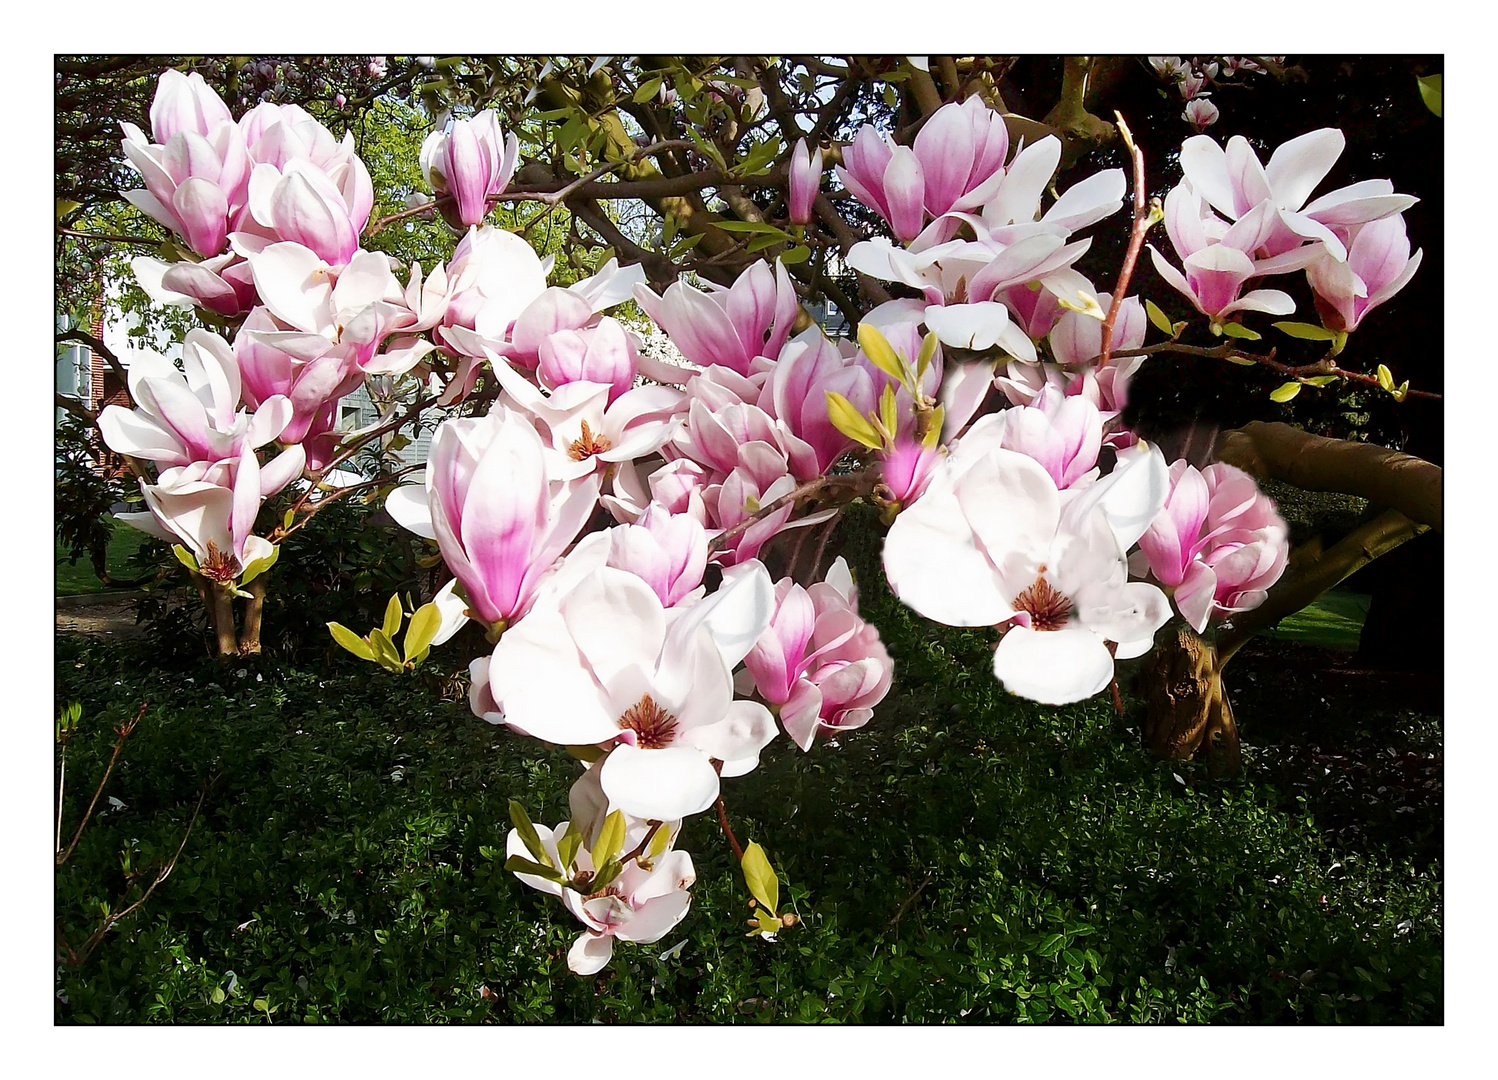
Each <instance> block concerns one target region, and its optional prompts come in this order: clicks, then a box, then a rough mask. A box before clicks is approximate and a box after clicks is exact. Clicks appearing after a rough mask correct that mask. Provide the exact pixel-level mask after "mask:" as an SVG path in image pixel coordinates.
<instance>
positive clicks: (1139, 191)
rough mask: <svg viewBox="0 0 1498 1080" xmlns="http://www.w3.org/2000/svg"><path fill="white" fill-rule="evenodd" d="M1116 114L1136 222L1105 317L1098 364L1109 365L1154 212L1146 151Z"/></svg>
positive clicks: (1130, 231)
mask: <svg viewBox="0 0 1498 1080" xmlns="http://www.w3.org/2000/svg"><path fill="white" fill-rule="evenodd" d="M1113 115H1114V116H1116V117H1118V132H1119V134H1120V135H1122V136H1123V141H1124V145H1125V146H1127V147H1128V148H1129V156H1130V157H1131V158H1132V159H1133V160H1134V224H1133V227H1132V228H1131V229H1130V230H1129V248H1128V250H1127V251H1126V252H1124V260H1123V265H1122V266H1120V267H1119V268H1118V282H1117V284H1115V285H1114V286H1113V302H1112V303H1110V304H1109V305H1108V317H1107V318H1106V319H1104V320H1103V348H1102V352H1101V354H1100V355H1099V357H1098V364H1099V366H1102V367H1106V366H1107V364H1108V357H1109V355H1110V354H1111V353H1112V352H1113V324H1114V323H1116V322H1117V321H1118V312H1119V309H1120V308H1122V307H1123V300H1124V293H1125V292H1127V291H1128V288H1129V279H1130V278H1132V277H1133V276H1134V264H1135V262H1137V261H1138V259H1139V251H1140V249H1141V248H1142V247H1144V234H1145V233H1147V232H1149V228H1150V222H1151V218H1152V217H1153V216H1154V215H1153V214H1152V213H1151V212H1150V208H1149V207H1148V206H1147V205H1146V204H1145V200H1144V151H1143V150H1141V149H1139V146H1138V144H1137V143H1135V142H1134V136H1133V135H1132V134H1130V133H1129V125H1128V124H1126V123H1124V118H1123V114H1122V113H1119V112H1115V113H1114V114H1113Z"/></svg>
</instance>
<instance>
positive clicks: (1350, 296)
mask: <svg viewBox="0 0 1498 1080" xmlns="http://www.w3.org/2000/svg"><path fill="white" fill-rule="evenodd" d="M1347 235H1348V236H1349V237H1350V240H1349V242H1348V245H1347V261H1346V262H1338V261H1337V260H1336V259H1334V258H1332V257H1331V256H1330V255H1329V254H1322V255H1321V257H1320V258H1318V259H1317V260H1316V261H1315V262H1313V263H1311V265H1310V266H1308V267H1306V277H1307V278H1309V279H1310V282H1311V288H1312V289H1313V290H1315V294H1316V296H1315V299H1316V310H1317V312H1318V313H1319V314H1320V315H1321V322H1322V324H1323V325H1324V326H1326V328H1327V329H1329V330H1343V331H1352V330H1356V329H1357V328H1358V324H1359V323H1361V322H1362V321H1363V318H1364V316H1366V315H1367V314H1368V312H1370V311H1372V310H1373V309H1374V308H1376V307H1378V306H1379V305H1380V304H1382V303H1384V302H1385V301H1387V300H1389V299H1390V298H1391V297H1392V296H1393V295H1394V294H1395V293H1397V292H1398V291H1399V290H1400V289H1402V288H1404V287H1405V286H1406V285H1407V284H1409V281H1410V278H1412V277H1414V276H1415V271H1416V270H1417V269H1419V267H1420V260H1421V258H1422V257H1423V255H1424V252H1421V251H1416V252H1415V254H1414V255H1411V254H1410V240H1409V237H1408V236H1407V235H1406V234H1405V227H1404V215H1403V214H1390V215H1389V216H1388V217H1386V218H1381V219H1379V220H1378V221H1370V222H1368V223H1367V224H1364V225H1354V226H1352V227H1351V228H1350V229H1349V230H1347Z"/></svg>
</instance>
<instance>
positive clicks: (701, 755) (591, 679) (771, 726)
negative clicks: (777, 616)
mask: <svg viewBox="0 0 1498 1080" xmlns="http://www.w3.org/2000/svg"><path fill="white" fill-rule="evenodd" d="M770 596H771V585H770V580H769V576H768V575H767V574H766V573H765V570H764V567H763V566H760V565H759V564H757V563H755V564H750V565H748V566H745V567H743V568H741V569H740V570H739V571H738V572H737V573H736V574H732V573H731V574H730V575H726V576H725V581H724V585H723V587H722V588H720V589H719V590H718V591H717V592H716V593H714V594H713V595H712V596H709V597H707V598H706V599H704V600H701V601H698V602H697V603H696V604H693V605H691V606H690V607H686V608H681V607H677V608H672V609H669V610H668V609H667V608H666V607H665V606H664V605H663V604H662V603H661V601H660V598H659V597H658V596H657V595H656V593H655V591H654V590H653V589H651V588H650V586H649V585H647V584H646V583H645V582H644V581H642V580H641V579H640V578H638V577H636V576H635V575H634V574H631V573H628V572H626V571H623V570H618V569H615V568H613V567H610V566H604V567H601V568H598V569H596V570H595V571H593V572H592V573H590V574H588V575H587V576H586V577H584V578H583V579H582V580H581V581H580V582H579V583H578V584H577V585H576V586H575V587H573V588H571V589H570V590H569V591H568V592H567V593H565V595H563V596H561V597H560V599H559V600H557V602H556V603H555V604H547V605H539V604H538V605H537V606H536V607H535V609H534V610H533V611H532V612H531V614H530V615H528V616H527V617H526V619H525V620H524V621H523V622H521V623H520V624H519V625H517V626H516V627H514V628H513V629H512V630H510V631H507V632H506V633H505V635H504V636H503V637H501V638H500V640H499V644H497V645H496V646H495V647H494V653H493V656H492V657H491V658H490V662H489V668H488V677H489V687H490V692H491V694H492V695H493V699H494V703H495V704H496V705H497V706H498V707H499V708H500V709H501V710H502V711H503V715H504V722H505V723H506V724H508V725H510V726H511V727H513V728H515V729H517V730H519V731H522V732H525V733H526V734H529V735H532V736H534V737H536V738H538V739H543V740H545V741H547V742H553V743H559V744H565V745H584V746H586V745H599V746H607V747H609V748H610V749H609V752H608V755H607V756H606V757H605V758H604V759H603V760H602V761H601V762H600V763H599V764H598V765H597V766H595V767H596V768H598V769H599V770H600V771H599V783H600V784H601V786H602V789H603V792H604V794H605V795H607V796H608V799H609V802H610V803H611V804H613V805H614V806H616V807H618V808H619V809H621V810H623V811H624V812H625V813H626V814H631V815H634V816H636V817H640V818H650V819H655V820H659V821H670V820H673V819H676V818H681V817H685V816H687V815H688V814H695V813H699V812H701V811H702V810H705V809H707V807H709V806H711V805H712V804H713V801H714V800H715V799H716V798H717V797H718V777H719V772H720V770H721V774H722V775H724V776H738V775H742V774H743V773H746V772H749V771H750V770H752V769H753V768H754V767H755V766H756V765H757V764H758V763H759V753H760V750H761V749H762V748H763V747H764V746H765V744H766V743H768V742H769V741H770V740H771V739H772V738H774V736H775V722H774V720H773V719H772V718H771V716H770V713H769V711H768V710H767V709H766V708H765V707H764V706H763V705H760V704H758V703H756V702H750V701H735V700H734V699H733V678H732V675H731V671H732V669H733V667H734V666H735V665H736V664H737V663H738V662H739V661H740V660H741V659H743V656H744V654H745V653H747V652H748V650H749V648H750V646H751V645H753V643H754V641H755V639H756V638H758V637H759V635H760V634H761V633H763V631H764V627H765V625H766V623H767V622H768V621H769V608H770ZM715 761H716V762H718V763H719V765H718V766H717V767H716V768H715V767H714V764H713V763H714V762H715Z"/></svg>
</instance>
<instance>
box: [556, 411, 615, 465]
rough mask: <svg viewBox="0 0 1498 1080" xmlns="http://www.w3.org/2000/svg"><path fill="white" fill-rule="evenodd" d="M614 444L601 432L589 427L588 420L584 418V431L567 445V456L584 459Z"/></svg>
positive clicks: (578, 459) (573, 458) (575, 459)
mask: <svg viewBox="0 0 1498 1080" xmlns="http://www.w3.org/2000/svg"><path fill="white" fill-rule="evenodd" d="M613 445H614V444H613V443H611V442H610V441H609V440H608V439H607V438H605V437H604V435H603V434H602V433H601V432H597V433H595V432H594V431H593V430H592V429H591V428H589V427H588V422H587V421H586V420H584V421H583V433H582V435H581V436H580V437H579V438H576V439H574V440H572V444H571V445H570V446H568V447H567V456H568V457H570V458H571V459H572V460H573V461H582V460H583V459H584V458H590V457H592V456H593V455H594V454H601V453H603V452H604V451H605V450H607V449H609V448H610V447H612V446H613Z"/></svg>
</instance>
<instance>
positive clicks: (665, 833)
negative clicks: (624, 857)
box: [646, 822, 671, 859]
mask: <svg viewBox="0 0 1498 1080" xmlns="http://www.w3.org/2000/svg"><path fill="white" fill-rule="evenodd" d="M670 843H671V827H670V826H669V825H667V824H665V823H664V822H662V823H661V827H660V828H659V829H656V830H655V835H654V836H652V837H651V838H650V850H649V851H648V852H647V853H646V854H647V856H648V857H649V858H652V859H658V858H660V857H661V856H662V855H663V854H665V851H666V848H667V846H668V845H670Z"/></svg>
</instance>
